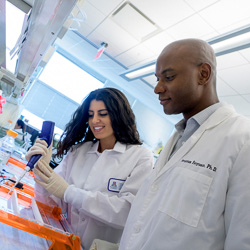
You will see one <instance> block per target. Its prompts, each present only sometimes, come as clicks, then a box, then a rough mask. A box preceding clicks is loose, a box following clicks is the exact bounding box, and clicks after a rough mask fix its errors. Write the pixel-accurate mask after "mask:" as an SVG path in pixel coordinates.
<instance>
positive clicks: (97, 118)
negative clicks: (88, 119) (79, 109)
mask: <svg viewBox="0 0 250 250" xmlns="http://www.w3.org/2000/svg"><path fill="white" fill-rule="evenodd" d="M92 121H93V123H97V122H99V121H100V118H99V117H98V115H96V114H94V115H93V118H92Z"/></svg>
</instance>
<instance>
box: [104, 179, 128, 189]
mask: <svg viewBox="0 0 250 250" xmlns="http://www.w3.org/2000/svg"><path fill="white" fill-rule="evenodd" d="M124 182H125V180H121V179H115V178H110V179H109V183H108V190H109V191H111V192H117V193H119V191H120V190H121V189H122V186H123V184H124Z"/></svg>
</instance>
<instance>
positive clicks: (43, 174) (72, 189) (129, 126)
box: [26, 88, 153, 249]
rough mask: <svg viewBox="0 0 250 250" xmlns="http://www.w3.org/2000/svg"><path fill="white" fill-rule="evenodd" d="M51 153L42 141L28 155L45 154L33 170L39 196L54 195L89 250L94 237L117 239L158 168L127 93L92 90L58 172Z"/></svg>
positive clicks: (66, 139)
mask: <svg viewBox="0 0 250 250" xmlns="http://www.w3.org/2000/svg"><path fill="white" fill-rule="evenodd" d="M50 151H51V150H48V149H47V144H46V142H44V141H42V140H40V139H38V140H37V141H36V143H35V144H34V146H33V147H32V148H31V149H30V151H29V152H28V153H27V156H26V158H27V160H29V159H30V157H31V156H32V155H34V154H42V155H43V157H42V158H41V160H40V161H39V162H38V163H37V166H36V168H35V170H34V173H35V174H36V177H37V178H36V179H35V180H36V182H37V184H38V185H36V188H35V194H36V198H37V199H38V200H40V201H42V202H46V203H47V202H49V200H50V199H53V201H55V202H56V203H57V205H59V206H60V207H61V208H62V210H63V213H66V214H67V219H68V221H69V222H70V224H71V225H72V228H73V231H74V233H75V234H77V235H79V236H80V238H81V244H82V247H83V248H84V249H89V247H90V245H91V243H92V241H93V240H94V239H95V238H98V239H101V240H105V241H109V242H113V243H118V242H119V240H120V237H121V234H122V231H123V227H124V225H125V222H126V219H127V216H128V213H129V210H130V206H131V203H132V201H133V199H134V197H135V195H136V193H137V190H138V188H139V187H140V185H141V183H142V182H143V180H144V179H145V177H146V176H147V175H148V174H149V173H150V171H151V169H152V167H153V155H152V153H151V151H150V150H148V149H146V148H144V147H143V146H142V145H141V142H140V139H139V134H138V132H137V129H136V124H135V117H134V114H133V111H132V109H131V108H130V105H129V103H128V100H127V98H126V97H125V95H124V94H123V93H122V92H120V91H119V90H117V89H114V88H103V89H97V90H95V91H92V92H91V93H90V94H89V96H88V97H87V98H86V99H85V100H84V102H83V103H82V105H81V106H79V108H78V109H77V110H76V111H75V113H74V114H73V117H72V119H71V121H70V122H69V123H68V124H67V125H66V129H65V131H64V132H63V134H62V136H61V138H60V141H59V143H58V145H57V154H56V156H57V157H63V158H64V159H63V160H62V162H61V163H60V164H59V166H57V167H56V168H55V170H54V171H53V170H52V169H51V168H50V167H49V161H50V158H51V153H50ZM65 155H66V156H65ZM64 156H65V157H64Z"/></svg>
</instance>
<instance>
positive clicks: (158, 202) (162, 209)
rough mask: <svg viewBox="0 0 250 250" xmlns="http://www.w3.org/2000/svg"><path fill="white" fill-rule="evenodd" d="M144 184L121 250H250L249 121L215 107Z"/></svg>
mask: <svg viewBox="0 0 250 250" xmlns="http://www.w3.org/2000/svg"><path fill="white" fill-rule="evenodd" d="M177 140H178V134H177V133H175V134H174V135H173V137H172V138H171V139H170V140H169V142H168V143H167V145H166V146H165V148H164V149H163V151H162V153H161V155H160V157H159V159H158V161H157V163H156V166H155V169H154V171H153V173H152V174H151V175H150V176H149V177H148V178H147V180H146V181H145V182H144V183H143V185H142V187H141V188H140V189H139V191H138V193H137V196H136V199H135V200H134V202H133V204H132V207H131V211H130V214H129V217H128V220H127V223H126V225H125V229H124V234H123V236H122V239H121V243H120V248H119V250H125V249H126V250H128V249H129V250H139V249H140V250H184V249H185V250H201V249H202V250H222V249H225V250H236V249H237V250H238V249H240V250H249V249H250V120H249V119H247V118H245V117H243V116H240V115H238V114H236V113H235V111H234V109H233V108H232V107H231V106H230V105H226V106H223V107H220V108H219V109H217V110H216V111H215V112H214V113H213V114H212V115H211V116H210V117H209V118H208V119H207V120H206V121H205V122H204V124H202V125H201V126H200V128H199V129H198V130H197V131H196V132H195V133H194V134H193V135H192V136H191V137H190V138H189V139H188V140H187V141H186V142H185V143H184V145H183V146H182V147H181V148H180V149H179V150H178V151H177V152H176V153H175V154H174V155H173V156H172V157H171V158H170V159H169V160H168V161H167V159H168V158H169V155H170V153H171V151H172V149H173V146H174V145H175V143H176V141H177Z"/></svg>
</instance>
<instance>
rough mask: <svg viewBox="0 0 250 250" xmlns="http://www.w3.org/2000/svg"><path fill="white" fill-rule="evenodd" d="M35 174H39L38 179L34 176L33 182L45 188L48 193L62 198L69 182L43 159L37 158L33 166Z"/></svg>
mask: <svg viewBox="0 0 250 250" xmlns="http://www.w3.org/2000/svg"><path fill="white" fill-rule="evenodd" d="M33 171H34V173H35V175H37V176H39V178H40V180H39V179H37V178H35V182H36V183H37V184H39V185H41V186H42V187H43V188H45V189H46V190H47V191H48V192H49V193H51V194H53V195H54V196H56V197H58V198H60V199H63V196H64V193H65V191H66V189H67V187H68V186H69V184H68V183H67V182H66V181H65V180H64V179H63V178H62V177H61V176H60V175H58V174H57V173H56V172H54V171H53V169H52V168H51V167H50V166H49V164H48V163H47V162H45V161H44V160H39V161H38V163H37V165H36V167H35V168H34V170H33Z"/></svg>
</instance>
